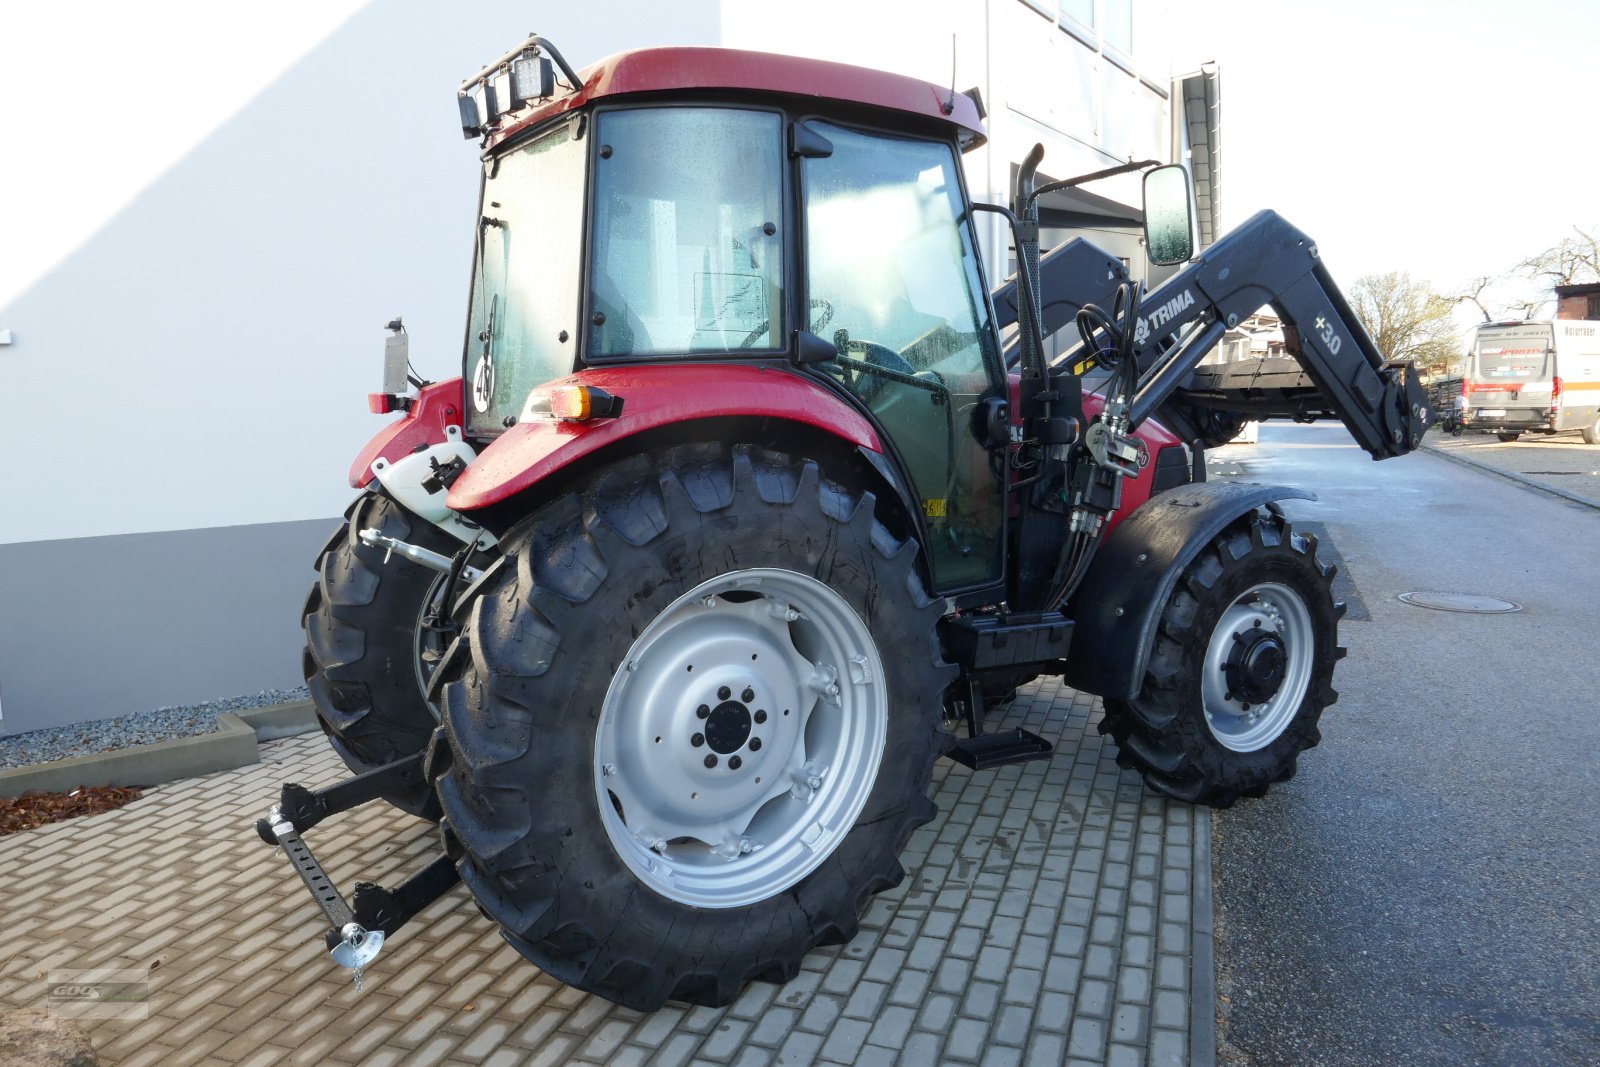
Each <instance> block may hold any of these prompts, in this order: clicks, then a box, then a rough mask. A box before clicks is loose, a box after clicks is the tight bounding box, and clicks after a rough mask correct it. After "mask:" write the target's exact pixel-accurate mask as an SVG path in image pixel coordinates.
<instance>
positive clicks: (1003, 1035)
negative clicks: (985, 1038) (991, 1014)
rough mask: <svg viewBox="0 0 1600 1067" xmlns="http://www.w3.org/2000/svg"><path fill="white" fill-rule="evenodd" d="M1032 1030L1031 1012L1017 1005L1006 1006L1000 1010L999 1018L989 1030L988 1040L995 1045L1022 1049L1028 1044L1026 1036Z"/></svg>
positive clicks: (1029, 1009)
mask: <svg viewBox="0 0 1600 1067" xmlns="http://www.w3.org/2000/svg"><path fill="white" fill-rule="evenodd" d="M1032 1030H1033V1010H1032V1009H1031V1008H1025V1007H1022V1006H1021V1005H1017V1004H1008V1005H1006V1006H1005V1007H1003V1008H1001V1009H1000V1015H999V1017H998V1018H996V1019H995V1021H994V1026H993V1027H991V1028H990V1030H989V1040H990V1041H992V1042H994V1043H995V1044H1000V1045H1015V1046H1016V1047H1017V1048H1022V1047H1023V1046H1024V1045H1026V1044H1027V1043H1028V1034H1029V1033H1030V1032H1031V1031H1032Z"/></svg>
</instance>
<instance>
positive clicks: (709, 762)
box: [706, 755, 717, 767]
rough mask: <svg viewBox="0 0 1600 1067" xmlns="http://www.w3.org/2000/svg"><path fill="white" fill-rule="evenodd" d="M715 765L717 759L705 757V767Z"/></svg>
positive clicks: (709, 756)
mask: <svg viewBox="0 0 1600 1067" xmlns="http://www.w3.org/2000/svg"><path fill="white" fill-rule="evenodd" d="M716 765H717V757H715V756H711V755H708V756H706V766H707V767H715V766H716Z"/></svg>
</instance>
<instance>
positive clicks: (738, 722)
mask: <svg viewBox="0 0 1600 1067" xmlns="http://www.w3.org/2000/svg"><path fill="white" fill-rule="evenodd" d="M754 725H755V720H754V719H753V717H752V716H751V714H750V709H749V708H746V707H745V706H744V705H743V704H741V703H739V702H738V701H737V700H727V701H724V702H723V703H721V704H718V705H717V706H716V708H715V709H713V710H712V712H711V715H710V716H709V717H708V718H707V719H706V744H708V745H710V746H711V751H713V752H715V753H718V754H719V755H724V756H726V755H729V754H730V753H734V752H737V751H739V750H740V749H741V748H743V747H744V743H745V741H747V740H749V738H750V728H751V727H752V726H754Z"/></svg>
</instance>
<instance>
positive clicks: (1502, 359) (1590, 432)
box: [1461, 319, 1600, 445]
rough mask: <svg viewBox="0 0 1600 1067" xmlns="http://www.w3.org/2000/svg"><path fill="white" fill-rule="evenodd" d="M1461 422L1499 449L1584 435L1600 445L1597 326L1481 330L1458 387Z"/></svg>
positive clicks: (1570, 322)
mask: <svg viewBox="0 0 1600 1067" xmlns="http://www.w3.org/2000/svg"><path fill="white" fill-rule="evenodd" d="M1461 397H1462V422H1463V424H1464V425H1465V426H1466V427H1468V428H1470V429H1481V430H1489V431H1492V432H1493V433H1494V434H1495V435H1496V436H1498V437H1499V438H1500V440H1502V441H1515V440H1516V439H1517V438H1518V437H1521V436H1522V435H1523V434H1524V433H1546V434H1550V433H1559V432H1561V431H1562V430H1578V431H1580V432H1582V434H1583V439H1584V441H1585V442H1587V443H1588V444H1591V445H1600V321H1594V320H1590V319H1542V320H1528V321H1515V322H1486V323H1483V324H1482V325H1480V326H1478V327H1477V328H1476V329H1475V330H1474V331H1473V337H1472V345H1471V348H1470V349H1469V351H1468V354H1467V366H1466V373H1465V374H1464V375H1463V376H1462V380H1461Z"/></svg>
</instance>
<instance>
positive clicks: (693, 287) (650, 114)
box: [588, 107, 785, 358]
mask: <svg viewBox="0 0 1600 1067" xmlns="http://www.w3.org/2000/svg"><path fill="white" fill-rule="evenodd" d="M596 136H597V137H598V138H599V140H600V150H599V159H598V161H597V162H596V164H595V193H594V205H595V212H594V215H595V237H594V266H593V269H592V271H591V285H592V292H591V293H590V302H591V309H590V310H591V314H590V324H591V325H590V328H591V330H592V331H593V332H592V334H591V336H590V341H589V352H588V356H589V358H595V357H599V358H604V357H606V356H647V355H657V354H666V353H681V354H689V353H716V354H722V353H730V352H745V351H752V350H770V349H773V348H777V347H780V346H781V345H782V344H783V343H784V341H785V335H784V323H783V247H784V245H783V238H784V234H783V155H782V145H783V120H782V119H781V118H780V117H779V116H778V115H777V114H776V113H773V112H764V111H738V110H735V109H733V108H719V107H704V108H685V107H672V108H641V109H639V110H629V111H607V112H603V113H601V115H600V117H599V132H598V133H597V135H596Z"/></svg>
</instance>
